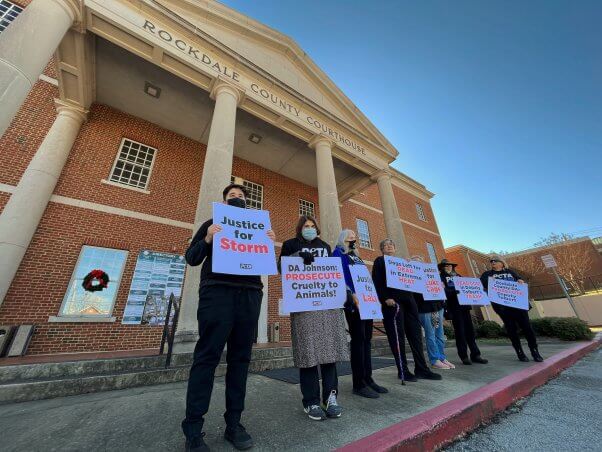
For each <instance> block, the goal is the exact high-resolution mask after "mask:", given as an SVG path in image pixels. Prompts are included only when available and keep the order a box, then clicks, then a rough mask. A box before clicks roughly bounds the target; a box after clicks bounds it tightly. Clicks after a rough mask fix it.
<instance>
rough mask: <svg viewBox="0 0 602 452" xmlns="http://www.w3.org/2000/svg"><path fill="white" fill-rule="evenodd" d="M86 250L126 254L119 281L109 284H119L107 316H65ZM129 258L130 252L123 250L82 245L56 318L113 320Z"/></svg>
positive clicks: (112, 280)
mask: <svg viewBox="0 0 602 452" xmlns="http://www.w3.org/2000/svg"><path fill="white" fill-rule="evenodd" d="M85 248H100V249H107V250H113V251H122V252H124V253H125V257H124V260H123V266H122V267H121V271H120V273H119V278H118V279H117V281H115V279H111V281H110V282H109V284H110V283H111V282H115V283H116V284H117V287H116V289H115V296H114V297H113V300H111V308H110V309H109V312H108V313H107V314H98V315H94V314H87V315H77V314H64V313H63V309H64V308H65V307H66V305H67V303H68V301H67V297H68V296H69V295H70V292H69V291H70V290H71V286H72V284H73V283H74V281H75V280H76V279H77V278H76V273H77V269H78V267H79V264H80V262H81V260H82V256H83V255H84V249H85ZM128 256H129V251H128V250H122V249H118V248H107V247H105V246H95V245H82V247H81V248H80V250H79V256H78V257H77V261H76V262H75V266H74V267H73V271H72V272H71V277H70V278H69V284H68V285H67V289H66V290H65V294H64V295H63V301H62V302H61V306H60V308H59V312H58V315H57V316H56V318H58V319H108V318H111V317H112V316H113V310H114V309H115V303H116V302H117V294H118V292H119V289H120V287H121V281H122V279H123V273H124V271H125V266H126V265H127V259H128Z"/></svg>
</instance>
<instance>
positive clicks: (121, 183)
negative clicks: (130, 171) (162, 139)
mask: <svg viewBox="0 0 602 452" xmlns="http://www.w3.org/2000/svg"><path fill="white" fill-rule="evenodd" d="M126 140H127V141H129V142H131V143H135V144H138V145H140V146H145V147H147V148H149V149H153V150H154V152H153V158H152V160H151V164H150V166H149V167H148V176H147V177H146V184H145V185H144V187H139V186H136V185H130V184H126V183H124V182H119V181H116V180H113V179H112V178H113V172H114V171H115V168H116V167H117V163H118V162H119V156H120V155H121V151H122V150H123V145H124V144H125V142H126ZM158 153H159V149H157V148H155V147H153V146H150V145H148V144H144V143H141V142H140V141H136V140H132V139H131V138H127V137H123V138H122V139H121V143H120V144H119V149H118V150H117V155H116V156H115V160H114V161H113V166H112V167H111V171H110V172H109V177H108V179H107V182H108V183H109V185H116V186H120V187H124V188H129V189H134V190H142V191H143V192H147V193H148V188H149V185H150V180H151V176H152V175H153V168H154V167H155V160H156V159H157V154H158ZM124 162H127V163H131V164H132V165H136V166H141V165H140V164H139V163H132V162H128V161H127V160H124ZM142 168H143V169H145V168H146V167H144V166H142Z"/></svg>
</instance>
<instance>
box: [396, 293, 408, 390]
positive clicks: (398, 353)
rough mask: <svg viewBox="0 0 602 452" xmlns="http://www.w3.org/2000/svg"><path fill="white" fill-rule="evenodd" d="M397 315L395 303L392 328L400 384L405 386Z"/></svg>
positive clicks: (397, 308)
mask: <svg viewBox="0 0 602 452" xmlns="http://www.w3.org/2000/svg"><path fill="white" fill-rule="evenodd" d="M398 315H399V305H398V304H397V303H395V317H394V318H393V328H394V329H395V346H396V348H397V359H399V374H400V376H401V384H402V386H405V384H406V382H405V378H404V374H403V361H402V360H401V349H400V347H399V333H398V332H397V316H398Z"/></svg>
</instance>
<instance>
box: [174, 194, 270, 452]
mask: <svg viewBox="0 0 602 452" xmlns="http://www.w3.org/2000/svg"><path fill="white" fill-rule="evenodd" d="M246 196H247V192H246V188H245V187H243V186H242V185H237V184H231V185H228V186H227V187H226V188H225V189H224V191H223V199H224V204H227V205H228V206H231V207H230V209H232V208H233V207H237V208H238V209H237V210H240V212H241V213H243V212H244V210H243V209H245V208H246ZM224 207H227V206H224ZM226 210H228V209H226ZM219 212H220V214H221V215H223V216H224V217H223V218H220V217H218V221H216V222H214V221H213V220H212V219H211V220H207V221H206V222H205V223H203V224H202V225H201V227H200V228H199V230H198V231H197V233H196V234H195V235H194V238H193V239H192V242H191V244H190V246H189V247H188V250H186V255H185V257H186V262H187V263H188V265H191V266H196V265H201V264H202V265H203V267H202V269H201V282H200V287H199V307H198V311H197V319H198V322H199V340H198V341H197V344H196V347H195V349H194V356H193V362H192V368H191V369H190V378H189V380H188V391H187V394H186V418H185V419H184V421H182V429H183V430H184V435H185V436H186V450H190V451H204V450H209V449H208V447H207V445H206V444H205V442H204V441H203V436H204V433H202V430H203V422H204V420H203V417H204V416H205V414H206V413H207V411H208V409H209V402H210V400H211V392H212V390H213V379H214V375H215V368H216V367H217V365H218V364H219V360H220V358H221V356H222V352H223V351H224V347H225V345H226V343H227V344H228V354H227V357H226V361H227V365H228V367H227V371H226V412H225V414H224V418H225V420H226V430H225V433H224V438H225V439H226V440H228V441H230V442H231V443H232V444H233V445H234V447H236V448H237V449H241V450H242V449H248V448H250V447H252V446H253V439H252V438H251V436H250V435H249V434H248V433H247V432H246V431H245V428H244V427H243V426H242V425H241V424H240V418H241V415H242V411H243V410H244V402H245V393H246V387H247V373H248V370H249V361H250V359H251V349H252V346H253V341H254V340H255V332H256V330H257V320H258V319H259V311H260V308H261V299H262V297H263V292H262V289H263V284H262V283H261V277H260V276H259V275H260V272H259V267H260V266H258V267H257V272H256V273H248V272H245V270H246V269H245V268H242V267H241V266H240V260H235V259H232V261H233V262H236V264H233V265H231V266H228V265H224V264H223V262H222V264H221V265H220V266H219V270H217V269H216V268H215V267H214V263H215V260H216V259H215V258H216V257H217V254H218V253H220V252H224V253H226V252H230V253H244V255H245V256H246V257H249V255H250V254H269V252H270V249H271V253H272V260H274V257H273V256H274V254H273V242H274V240H275V239H276V237H275V235H274V232H273V231H271V230H270V228H269V219H268V222H267V224H266V223H262V222H261V221H257V220H256V218H254V216H253V215H249V218H250V219H245V217H244V215H240V217H241V218H239V219H236V220H233V219H231V218H230V217H231V216H232V215H231V212H230V213H228V212H225V213H224V212H221V211H219ZM214 215H215V211H214ZM231 222H234V226H232V225H231V224H230V223H231ZM236 222H239V223H236ZM227 227H234V228H235V229H237V230H239V231H240V232H242V230H243V229H246V230H248V229H253V230H255V231H257V234H258V236H259V235H261V233H263V234H264V235H265V236H267V237H268V238H269V240H270V241H271V242H272V243H271V248H270V246H269V244H266V243H265V240H261V239H260V241H259V242H252V241H249V240H248V239H249V238H251V239H252V238H253V236H251V237H249V234H254V233H249V232H245V234H246V235H245V237H242V236H241V234H240V233H239V234H238V235H239V237H235V239H240V243H242V244H243V248H245V249H244V250H243V249H242V248H241V247H240V246H239V244H238V242H237V241H236V240H232V239H231V238H229V237H228V236H226V239H227V240H226V241H224V240H223V238H224V237H221V238H220V235H221V234H220V233H221V232H222V231H224V230H225V229H226V228H227ZM215 240H218V241H219V248H220V250H219V251H217V250H216V243H213V242H214V241H215ZM233 242H235V243H233ZM253 246H257V247H258V248H253ZM266 249H267V251H266ZM264 251H265V252H264ZM214 254H216V256H214ZM248 262H250V265H254V261H252V260H250V261H248ZM242 263H245V262H242ZM237 264H238V265H237ZM274 269H275V266H274Z"/></svg>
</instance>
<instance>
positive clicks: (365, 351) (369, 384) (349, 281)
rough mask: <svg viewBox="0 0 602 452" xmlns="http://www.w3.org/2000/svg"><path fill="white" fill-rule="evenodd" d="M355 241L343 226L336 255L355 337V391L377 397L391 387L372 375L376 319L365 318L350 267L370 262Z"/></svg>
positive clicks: (351, 346) (352, 360)
mask: <svg viewBox="0 0 602 452" xmlns="http://www.w3.org/2000/svg"><path fill="white" fill-rule="evenodd" d="M355 243H356V236H355V232H353V231H352V230H351V229H343V230H342V231H341V233H340V234H339V239H338V241H337V246H336V247H335V249H334V251H333V253H332V255H333V256H335V257H339V258H340V259H341V263H342V264H343V273H344V274H345V284H346V286H347V302H346V303H345V318H346V319H347V324H348V325H349V335H350V336H351V343H350V348H351V377H352V382H353V394H355V395H358V396H360V397H366V398H369V399H377V398H379V397H380V394H386V393H388V392H389V390H388V389H387V388H385V387H383V386H380V385H379V384H377V383H376V382H375V381H374V378H372V326H373V323H374V322H373V320H372V319H366V320H363V319H362V318H361V316H360V313H359V302H358V300H357V297H356V295H355V286H354V284H353V278H352V277H351V271H350V270H349V267H350V266H352V265H366V264H364V261H363V260H362V258H361V257H359V256H358V254H357V251H356V249H355Z"/></svg>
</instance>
